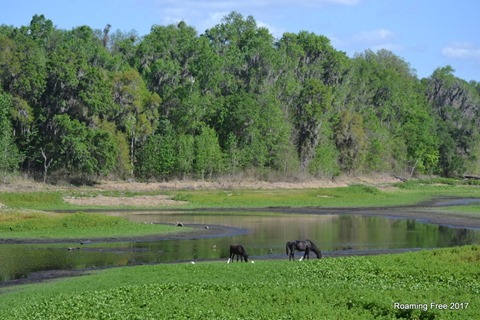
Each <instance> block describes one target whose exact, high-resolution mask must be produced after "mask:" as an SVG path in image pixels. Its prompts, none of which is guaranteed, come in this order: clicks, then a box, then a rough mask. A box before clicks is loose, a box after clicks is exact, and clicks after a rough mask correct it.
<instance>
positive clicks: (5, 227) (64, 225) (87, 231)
mask: <svg viewBox="0 0 480 320" xmlns="http://www.w3.org/2000/svg"><path fill="white" fill-rule="evenodd" d="M188 230H190V228H182V229H181V230H179V229H178V228H177V227H174V226H166V225H160V224H143V223H134V222H130V221H128V220H126V219H125V218H122V217H111V216H106V215H103V214H95V213H82V212H79V213H74V214H60V213H45V212H30V211H17V210H8V209H0V235H1V238H8V239H45V238H49V239H85V238H110V237H114V238H115V237H130V236H150V235H160V234H162V235H164V234H168V233H174V232H175V233H177V232H179V231H188Z"/></svg>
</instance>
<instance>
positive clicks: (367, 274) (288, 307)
mask: <svg viewBox="0 0 480 320" xmlns="http://www.w3.org/2000/svg"><path fill="white" fill-rule="evenodd" d="M479 263H480V247H479V246H466V247H460V248H449V249H439V250H431V251H420V252H414V253H405V254H399V255H383V256H367V257H350V258H334V259H328V258H327V259H322V260H309V261H303V262H301V263H300V262H289V261H285V260H282V261H255V263H252V264H250V263H249V264H245V263H243V264H242V263H233V264H226V263H225V262H221V263H220V262H208V263H197V264H190V263H188V264H187V263H186V264H175V265H170V264H164V265H156V266H137V267H129V268H115V269H109V270H103V271H98V272H93V273H92V274H90V275H86V276H82V277H74V278H68V279H61V280H55V281H51V282H47V283H40V284H35V285H26V286H21V287H14V288H4V289H1V291H0V292H1V293H3V294H2V299H0V309H1V310H2V314H1V315H0V317H1V318H2V319H9V320H13V319H22V320H23V319H72V318H75V319H167V318H168V319H205V318H209V319H238V318H241V319H319V318H320V319H373V318H378V319H392V318H402V319H475V318H477V317H478V314H479V313H480V309H479V306H478V303H477V302H478V294H479V293H480V282H479V281H478V280H479V279H478V264H479ZM252 274H255V276H254V277H252V276H251V275H252ZM395 303H399V304H402V305H405V304H415V305H417V307H416V308H415V309H401V308H395ZM431 303H436V304H446V305H447V310H441V309H438V308H432V305H431ZM424 305H425V307H426V308H425V309H423V306H424Z"/></svg>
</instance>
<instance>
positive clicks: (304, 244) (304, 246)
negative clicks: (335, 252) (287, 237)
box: [286, 239, 322, 261]
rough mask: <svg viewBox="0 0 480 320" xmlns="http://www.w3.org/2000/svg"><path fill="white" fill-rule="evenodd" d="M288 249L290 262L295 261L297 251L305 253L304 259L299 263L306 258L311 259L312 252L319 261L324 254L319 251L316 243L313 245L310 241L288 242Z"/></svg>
mask: <svg viewBox="0 0 480 320" xmlns="http://www.w3.org/2000/svg"><path fill="white" fill-rule="evenodd" d="M286 249H287V255H288V261H290V260H295V258H294V253H295V250H297V251H305V253H304V255H303V257H301V258H300V260H299V261H302V260H303V259H305V258H307V259H310V250H311V251H313V252H314V253H315V254H316V255H317V258H318V259H320V258H321V257H322V252H321V251H320V249H318V247H317V246H316V245H315V243H313V242H312V241H310V240H308V239H307V240H305V241H299V240H292V241H288V242H287V245H286Z"/></svg>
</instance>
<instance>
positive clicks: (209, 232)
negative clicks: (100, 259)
mask: <svg viewBox="0 0 480 320" xmlns="http://www.w3.org/2000/svg"><path fill="white" fill-rule="evenodd" d="M462 201H463V202H465V201H467V202H480V199H468V198H453V197H452V198H441V199H436V200H432V201H429V202H425V203H420V204H416V205H410V206H397V207H372V208H324V207H301V208H293V207H268V208H213V209H212V208H210V209H203V208H202V209H193V210H185V209H176V210H172V209H169V210H162V209H147V210H141V211H142V212H149V211H151V212H153V211H155V212H162V211H165V212H167V211H168V212H178V213H181V212H192V211H193V212H212V211H216V212H220V211H223V212H242V211H257V212H276V213H281V214H311V215H331V214H350V215H362V216H382V217H388V218H394V219H414V220H417V221H420V222H423V223H430V224H436V225H441V226H448V227H454V228H462V229H480V217H473V216H467V215H455V214H451V213H445V212H439V210H438V208H439V207H445V206H452V205H459V204H462ZM463 204H464V203H463ZM436 209H437V210H436ZM95 211H96V212H101V211H102V210H95ZM104 211H107V210H104ZM110 211H111V210H110ZM117 211H127V210H117ZM137 211H138V210H137ZM185 227H193V228H195V230H193V231H182V232H179V233H174V234H167V235H162V236H144V237H116V238H113V237H110V238H95V239H88V240H92V241H94V242H121V241H163V240H173V239H201V238H208V237H225V236H232V235H236V234H241V233H245V232H248V230H244V229H240V228H235V227H231V226H222V225H215V226H209V227H208V228H205V226H201V225H185ZM179 228H181V227H179ZM29 243H30V244H41V243H45V244H47V243H79V240H72V239H20V240H19V239H0V244H29ZM80 246H81V244H80ZM407 251H411V250H407ZM402 252H403V251H402ZM388 253H398V250H387V251H381V252H377V253H375V252H373V253H370V252H369V253H365V254H388ZM341 256H346V255H341ZM329 257H330V256H329ZM332 257H333V256H332ZM96 270H98V269H96ZM91 271H92V270H52V271H41V272H34V273H31V274H30V275H29V276H28V278H24V279H16V280H9V281H3V282H0V287H8V286H14V285H20V284H26V283H37V282H42V281H48V280H52V279H57V278H63V277H72V276H81V275H86V274H88V273H90V272H91Z"/></svg>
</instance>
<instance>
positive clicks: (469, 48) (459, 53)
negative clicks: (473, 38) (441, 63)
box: [442, 42, 480, 59]
mask: <svg viewBox="0 0 480 320" xmlns="http://www.w3.org/2000/svg"><path fill="white" fill-rule="evenodd" d="M442 54H443V55H444V56H445V57H447V58H455V59H471V58H474V59H480V47H477V46H475V45H474V44H473V43H470V42H454V43H451V44H450V45H448V46H446V47H444V48H442Z"/></svg>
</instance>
